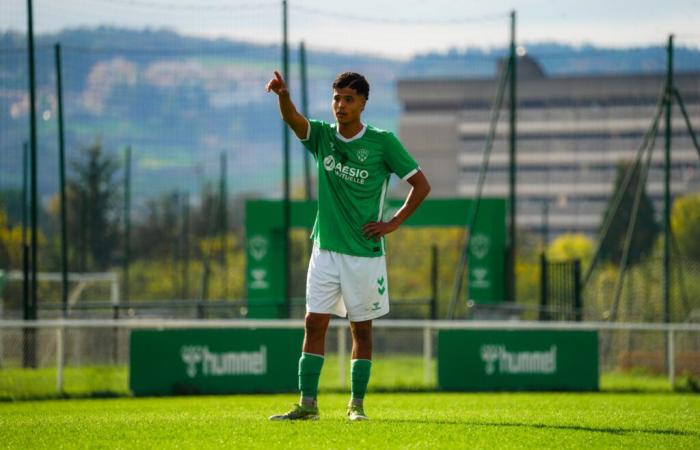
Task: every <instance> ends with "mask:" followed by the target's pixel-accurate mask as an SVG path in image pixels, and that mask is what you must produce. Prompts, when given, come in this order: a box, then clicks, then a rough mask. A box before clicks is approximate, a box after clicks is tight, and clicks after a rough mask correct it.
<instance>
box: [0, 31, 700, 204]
mask: <svg viewBox="0 0 700 450" xmlns="http://www.w3.org/2000/svg"><path fill="white" fill-rule="evenodd" d="M54 42H60V43H61V44H62V49H63V50H62V52H63V59H62V65H63V68H62V74H63V86H64V93H63V96H64V104H65V124H66V144H67V150H68V158H69V160H72V159H75V158H77V157H78V155H79V152H80V149H81V148H84V147H86V146H87V145H89V144H90V143H92V142H94V141H96V140H98V141H100V142H102V144H103V145H104V147H105V148H106V149H107V150H108V151H110V152H113V153H114V154H115V155H116V156H118V157H121V156H120V155H121V151H122V149H123V148H124V147H125V146H127V145H130V146H132V148H133V153H134V159H135V161H134V190H135V197H136V198H137V199H139V198H143V197H145V196H152V195H156V194H160V193H163V192H166V191H170V190H174V189H177V190H186V191H189V192H192V193H196V192H198V190H199V189H200V188H201V186H202V184H203V183H204V182H207V181H212V180H215V179H216V177H217V176H218V174H219V167H218V165H219V156H220V154H221V153H222V152H226V154H227V155H228V161H229V167H228V169H229V170H228V177H229V183H228V185H229V190H230V191H231V192H234V193H237V194H241V193H244V192H257V193H259V194H261V195H268V196H274V195H279V193H280V187H281V174H282V168H281V158H282V151H281V136H282V124H281V121H280V120H279V113H278V112H277V106H276V101H275V99H274V98H273V97H271V96H270V95H269V94H266V93H265V92H264V89H263V86H264V85H265V83H266V82H267V80H268V79H269V77H270V74H271V73H272V71H273V70H274V69H277V68H280V66H281V63H280V60H281V56H280V55H281V52H280V47H279V46H274V45H267V46H265V45H255V44H250V43H245V42H235V41H229V40H207V39H201V38H193V37H187V36H182V35H178V34H176V33H174V32H172V31H167V30H143V31H134V30H125V29H115V28H109V27H100V28H95V29H73V30H65V31H62V32H61V33H59V34H55V35H40V36H37V40H36V46H37V83H38V94H39V96H38V101H39V112H38V113H39V115H40V117H41V118H42V120H41V121H40V125H39V138H40V146H39V152H40V155H41V159H40V161H39V173H40V177H39V183H40V190H41V192H42V193H43V195H44V196H45V198H48V197H49V196H51V195H52V194H53V193H55V192H56V189H57V179H58V175H57V172H58V171H57V157H56V155H57V137H56V129H57V125H56V120H55V119H56V108H57V98H56V92H55V72H54V62H53V61H54V60H53V58H54V56H53V43H54ZM25 45H26V44H25V42H24V36H21V35H18V34H15V33H5V34H1V35H0V111H2V113H1V114H0V134H1V135H2V141H1V142H0V146H1V147H2V156H0V189H19V187H20V186H21V177H20V174H21V148H22V142H24V141H25V140H26V139H27V136H28V117H27V114H28V102H27V84H28V81H27V80H28V77H27V69H26V67H27V64H26V52H25V51H24V49H25ZM527 50H528V52H529V54H530V55H531V56H533V57H534V58H536V59H539V60H540V61H541V63H542V66H543V68H544V70H545V72H546V73H547V74H548V75H550V76H560V75H567V74H579V75H580V74H590V73H611V72H613V73H614V72H661V71H663V70H664V64H665V50H664V49H663V48H660V47H658V48H645V49H627V50H619V49H617V50H613V49H600V48H594V47H582V48H572V47H567V46H563V45H558V44H535V45H529V46H527ZM505 51H506V50H505V49H504V48H500V49H498V48H497V49H492V50H490V51H485V50H476V49H466V50H460V51H457V50H454V51H450V52H445V53H430V54H424V55H418V56H416V57H415V58H413V59H412V60H410V61H407V62H402V61H397V60H391V59H386V58H378V57H374V56H368V55H357V54H353V55H348V54H336V53H329V52H319V51H314V50H311V51H309V53H308V55H307V61H308V74H309V86H308V92H309V115H310V116H311V117H315V118H320V119H324V120H331V119H332V117H331V114H330V104H329V102H330V98H329V93H330V85H331V82H332V80H333V78H334V76H335V75H336V74H337V73H339V72H341V71H344V70H350V69H351V70H355V71H359V72H363V73H365V74H366V75H367V77H368V79H369V80H370V83H371V85H372V90H371V94H370V102H369V104H368V107H367V110H366V114H365V119H366V120H367V121H368V122H370V123H372V124H374V125H376V126H379V127H382V128H387V129H391V130H395V129H396V124H397V120H398V115H399V112H400V105H399V104H398V102H397V99H396V94H395V81H396V80H397V79H398V78H405V77H410V78H415V77H419V78H420V77H461V76H477V77H488V76H493V73H494V71H495V65H496V60H497V59H498V58H500V57H502V56H503V55H504V54H505ZM677 55H678V56H677V65H676V67H677V69H678V70H692V69H696V70H697V69H700V63H699V61H700V52H699V51H698V50H692V49H685V48H681V49H678V52H677ZM290 73H291V77H290V78H291V79H290V83H291V86H292V90H293V96H294V98H295V101H296V102H297V104H298V105H301V102H300V86H299V78H298V74H299V64H298V53H297V49H296V48H293V49H292V52H291V55H290ZM293 142H294V140H293ZM302 155H303V151H302V149H301V147H300V145H298V144H297V143H294V147H293V160H294V161H293V162H294V165H293V172H294V173H295V174H296V175H297V176H298V175H299V174H300V173H301V161H302Z"/></svg>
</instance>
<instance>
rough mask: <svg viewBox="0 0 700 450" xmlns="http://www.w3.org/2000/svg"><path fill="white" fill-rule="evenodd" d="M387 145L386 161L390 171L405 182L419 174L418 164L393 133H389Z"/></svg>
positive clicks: (385, 150)
mask: <svg viewBox="0 0 700 450" xmlns="http://www.w3.org/2000/svg"><path fill="white" fill-rule="evenodd" d="M385 145H386V147H385V149H384V161H385V162H386V165H387V166H388V167H389V170H391V171H392V172H393V173H395V174H396V175H397V176H398V177H399V178H401V179H402V180H404V181H405V180H407V179H409V178H411V177H412V176H413V175H415V173H416V172H418V170H419V167H418V163H417V162H416V160H415V159H413V157H412V156H411V155H410V154H409V153H408V151H407V150H406V148H405V147H404V146H403V144H401V142H399V140H398V139H397V138H396V136H394V134H393V133H387V138H386V143H385Z"/></svg>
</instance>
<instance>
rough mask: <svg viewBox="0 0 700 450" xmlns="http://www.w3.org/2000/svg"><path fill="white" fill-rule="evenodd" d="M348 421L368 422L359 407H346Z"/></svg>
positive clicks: (363, 411)
mask: <svg viewBox="0 0 700 450" xmlns="http://www.w3.org/2000/svg"><path fill="white" fill-rule="evenodd" d="M348 420H352V421H355V420H369V417H367V416H366V415H365V410H364V408H363V407H362V406H361V405H348Z"/></svg>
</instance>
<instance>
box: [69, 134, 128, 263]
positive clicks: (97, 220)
mask: <svg viewBox="0 0 700 450" xmlns="http://www.w3.org/2000/svg"><path fill="white" fill-rule="evenodd" d="M82 154H83V159H80V160H76V161H72V163H71V166H72V168H73V172H74V173H73V176H72V177H71V179H70V180H69V181H68V182H67V186H66V205H67V220H68V231H69V241H71V242H79V243H80V245H79V249H80V251H79V254H80V255H81V257H80V264H79V269H81V270H87V265H88V260H87V258H89V260H90V262H92V263H93V264H94V266H95V269H100V270H102V269H105V268H107V267H108V266H109V265H110V264H112V263H113V259H114V256H115V255H114V251H115V250H116V248H117V245H118V237H119V232H118V230H119V199H120V190H119V182H118V180H116V178H115V176H116V173H117V171H118V170H119V163H118V162H117V160H116V159H115V158H114V157H112V156H111V155H108V154H106V153H105V152H103V150H102V144H101V143H100V142H95V143H94V144H92V145H90V146H89V147H87V148H84V149H83V150H82Z"/></svg>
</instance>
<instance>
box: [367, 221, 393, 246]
mask: <svg viewBox="0 0 700 450" xmlns="http://www.w3.org/2000/svg"><path fill="white" fill-rule="evenodd" d="M398 227H399V226H398V225H396V224H395V223H394V222H369V223H367V224H365V226H364V227H362V234H364V235H365V237H366V238H367V239H374V241H375V242H377V241H379V239H381V238H382V236H384V235H385V234H389V233H391V232H393V231H394V230H396V229H397V228H398Z"/></svg>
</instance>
